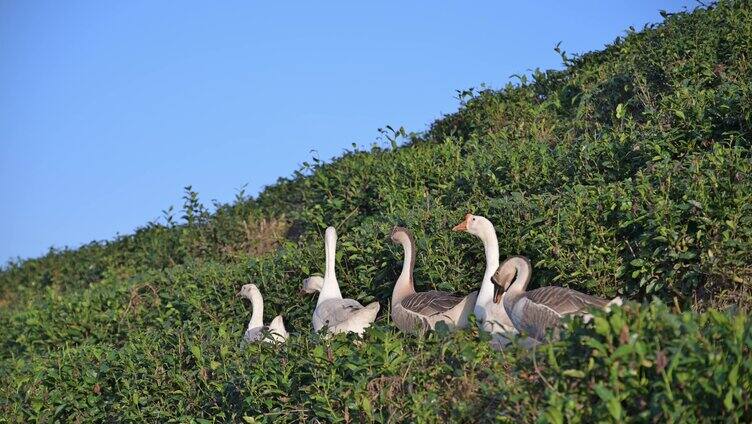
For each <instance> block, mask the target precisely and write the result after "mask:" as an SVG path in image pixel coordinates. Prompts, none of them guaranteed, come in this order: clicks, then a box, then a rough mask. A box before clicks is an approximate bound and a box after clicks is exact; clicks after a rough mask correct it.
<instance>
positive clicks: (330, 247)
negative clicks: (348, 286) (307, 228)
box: [316, 227, 342, 305]
mask: <svg viewBox="0 0 752 424" xmlns="http://www.w3.org/2000/svg"><path fill="white" fill-rule="evenodd" d="M324 249H325V252H326V269H325V270H324V284H323V286H321V293H320V294H319V300H318V302H317V303H316V304H317V305H318V304H320V303H321V302H323V301H325V300H329V299H342V293H340V291H339V283H338V282H337V276H336V275H335V273H334V260H335V258H336V252H337V232H336V231H335V230H334V227H329V228H327V229H326V234H325V235H324Z"/></svg>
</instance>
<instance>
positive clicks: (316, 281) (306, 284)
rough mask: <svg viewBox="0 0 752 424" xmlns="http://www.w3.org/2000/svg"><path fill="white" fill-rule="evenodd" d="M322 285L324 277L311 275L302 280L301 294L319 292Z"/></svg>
mask: <svg viewBox="0 0 752 424" xmlns="http://www.w3.org/2000/svg"><path fill="white" fill-rule="evenodd" d="M323 285H324V277H320V276H318V275H312V276H310V277H308V278H306V279H305V280H303V287H301V289H300V290H301V291H302V292H303V293H307V294H312V293H316V292H319V291H321V287H322V286H323Z"/></svg>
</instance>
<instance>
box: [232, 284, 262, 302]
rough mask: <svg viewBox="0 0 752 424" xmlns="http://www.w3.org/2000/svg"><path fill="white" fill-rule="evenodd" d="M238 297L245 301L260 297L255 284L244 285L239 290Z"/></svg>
mask: <svg viewBox="0 0 752 424" xmlns="http://www.w3.org/2000/svg"><path fill="white" fill-rule="evenodd" d="M238 296H243V297H245V298H246V299H250V298H252V297H259V296H261V292H260V291H259V289H258V287H256V285H255V284H244V285H243V287H241V288H240V291H239V292H238Z"/></svg>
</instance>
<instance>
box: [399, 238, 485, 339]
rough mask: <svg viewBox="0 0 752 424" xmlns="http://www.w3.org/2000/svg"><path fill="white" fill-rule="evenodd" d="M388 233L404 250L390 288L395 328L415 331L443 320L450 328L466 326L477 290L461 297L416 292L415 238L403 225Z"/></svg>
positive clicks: (440, 293)
mask: <svg viewBox="0 0 752 424" xmlns="http://www.w3.org/2000/svg"><path fill="white" fill-rule="evenodd" d="M390 236H391V239H392V241H393V242H394V243H398V244H401V245H402V247H403V248H404V251H405V257H404V259H403V264H402V273H401V274H400V276H399V278H397V283H396V284H395V285H394V290H393V291H392V312H391V316H392V321H393V322H394V324H395V325H396V326H397V328H399V329H400V330H402V331H404V332H405V333H412V334H417V333H423V332H425V331H427V330H429V329H431V330H433V329H434V327H435V326H436V324H437V323H439V322H444V323H445V324H446V325H447V326H449V328H464V327H467V317H468V315H470V313H471V312H472V311H473V307H474V306H475V299H476V298H477V297H478V292H477V291H474V292H472V293H470V294H469V295H467V296H464V297H463V296H456V295H454V294H451V293H447V292H442V291H438V290H429V291H425V292H416V291H415V285H414V282H413V269H414V267H415V238H414V237H413V235H412V233H411V232H410V231H409V230H408V229H406V228H403V227H394V229H393V230H392V232H391V235H390Z"/></svg>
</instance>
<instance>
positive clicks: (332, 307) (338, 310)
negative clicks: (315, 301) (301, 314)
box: [313, 299, 363, 331]
mask: <svg viewBox="0 0 752 424" xmlns="http://www.w3.org/2000/svg"><path fill="white" fill-rule="evenodd" d="M361 309H363V305H361V304H360V303H359V302H358V301H356V300H353V299H329V300H327V301H324V302H322V303H321V304H320V305H319V306H317V307H316V310H315V311H314V312H313V327H314V329H315V330H316V331H318V330H319V329H320V328H321V327H323V326H325V325H326V326H329V327H334V326H335V325H338V324H341V323H343V322H345V321H347V320H348V319H350V318H351V317H352V316H353V315H354V314H355V313H356V312H358V311H360V310H361Z"/></svg>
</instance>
